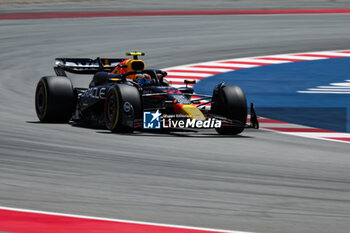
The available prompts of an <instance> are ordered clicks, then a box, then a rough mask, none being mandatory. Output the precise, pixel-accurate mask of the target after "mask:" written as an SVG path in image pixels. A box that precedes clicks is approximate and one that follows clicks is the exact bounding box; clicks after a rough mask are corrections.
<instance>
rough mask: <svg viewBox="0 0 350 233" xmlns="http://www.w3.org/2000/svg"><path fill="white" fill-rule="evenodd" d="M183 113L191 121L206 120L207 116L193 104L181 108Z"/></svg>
mask: <svg viewBox="0 0 350 233" xmlns="http://www.w3.org/2000/svg"><path fill="white" fill-rule="evenodd" d="M181 113H182V114H185V115H189V116H190V118H191V119H196V120H201V121H204V120H205V116H204V115H203V113H202V112H201V110H199V109H198V108H197V107H196V106H194V105H193V104H184V105H183V106H182V108H181Z"/></svg>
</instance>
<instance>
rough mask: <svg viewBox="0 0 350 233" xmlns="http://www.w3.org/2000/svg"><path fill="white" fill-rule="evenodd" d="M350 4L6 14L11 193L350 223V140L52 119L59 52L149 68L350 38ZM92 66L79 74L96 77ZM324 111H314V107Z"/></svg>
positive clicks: (99, 210)
mask: <svg viewBox="0 0 350 233" xmlns="http://www.w3.org/2000/svg"><path fill="white" fill-rule="evenodd" d="M349 22H350V15H256V16H180V17H179V16H177V17H175V16H171V17H137V18H98V19H86V18H85V19H56V20H55V19H50V20H48V19H45V20H40V19H38V20H14V21H10V20H3V21H0V41H1V43H0V51H1V53H0V77H1V79H0V103H1V104H0V119H1V120H0V129H1V130H0V162H1V165H0V205H1V206H10V207H17V208H27V209H39V210H44V211H55V212H63V213H71V214H82V215H91V216H100V217H109V218H119V219H131V220H138V221H149V222H162V223H168V224H180V225H190V226H198V227H210V228H221V229H229V230H241V231H252V232H272V233H277V232H303V233H305V232H307V233H309V232H344V233H345V232H349V229H350V221H349V220H350V195H349V191H350V173H349V168H350V158H349V145H348V144H343V143H337V142H326V141H319V140H313V139H305V138H299V137H293V136H286V135H281V134H277V133H273V132H268V131H263V130H259V131H258V130H247V131H245V132H244V133H243V134H242V135H241V136H237V137H222V136H218V135H216V134H215V133H214V132H212V131H207V132H198V133H172V134H161V135H159V134H150V133H135V134H133V135H118V134H111V133H109V132H108V131H107V130H103V129H91V128H81V127H74V126H71V125H60V124H40V123H38V120H37V118H36V115H35V111H34V90H35V86H36V83H37V81H38V80H39V78H40V77H41V76H43V75H50V74H53V70H52V65H53V59H54V58H55V57H96V56H101V57H103V56H120V55H122V54H124V52H125V51H129V50H142V51H144V52H146V54H147V55H148V56H147V57H146V58H145V61H146V64H148V65H149V66H150V67H164V68H165V67H170V66H175V65H182V64H186V63H193V62H202V61H210V60H217V59H225V58H233V57H245V56H258V55H267V54H280V53H288V52H302V51H321V50H333V49H348V48H349V43H348V42H349V37H350V31H349V30H348V24H349ZM89 79H90V77H85V78H79V79H77V80H76V81H75V82H76V84H78V83H79V84H80V85H82V86H84V85H87V83H88V81H89ZM315 120H316V119H315Z"/></svg>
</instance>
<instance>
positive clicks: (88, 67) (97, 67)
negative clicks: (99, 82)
mask: <svg viewBox="0 0 350 233" xmlns="http://www.w3.org/2000/svg"><path fill="white" fill-rule="evenodd" d="M124 60H125V58H99V57H98V58H96V59H91V58H56V59H55V66H54V70H55V73H56V74H57V75H58V76H67V75H66V72H69V73H74V74H95V73H96V72H99V71H106V72H111V71H113V70H114V69H115V68H116V67H117V66H118V65H119V63H120V62H122V61H124Z"/></svg>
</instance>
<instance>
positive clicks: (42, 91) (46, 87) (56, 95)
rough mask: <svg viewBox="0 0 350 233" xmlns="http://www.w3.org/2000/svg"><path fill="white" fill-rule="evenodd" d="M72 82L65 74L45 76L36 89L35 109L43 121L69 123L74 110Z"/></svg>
mask: <svg viewBox="0 0 350 233" xmlns="http://www.w3.org/2000/svg"><path fill="white" fill-rule="evenodd" d="M74 107H75V95H74V90H73V85H72V82H71V81H70V80H69V79H68V78H67V77H63V76H45V77H43V78H41V79H40V81H39V82H38V84H37V87H36V91H35V110H36V114H37V116H38V118H39V120H40V121H41V122H47V123H67V122H68V121H69V120H70V119H71V117H72V114H73V112H74Z"/></svg>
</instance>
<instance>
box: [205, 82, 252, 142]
mask: <svg viewBox="0 0 350 233" xmlns="http://www.w3.org/2000/svg"><path fill="white" fill-rule="evenodd" d="M214 95H215V96H214ZM213 100H215V101H213V103H212V111H213V113H215V114H218V115H221V116H224V117H227V118H228V119H230V120H232V121H233V122H236V123H237V125H238V126H225V125H223V126H222V127H221V128H216V131H217V132H218V133H219V134H223V135H237V134H240V133H241V132H242V131H243V130H244V128H245V125H246V123H247V114H248V107H247V99H246V96H245V94H244V92H243V90H242V89H241V88H240V87H238V86H223V87H220V88H219V90H218V91H217V92H215V91H214V94H213Z"/></svg>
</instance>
